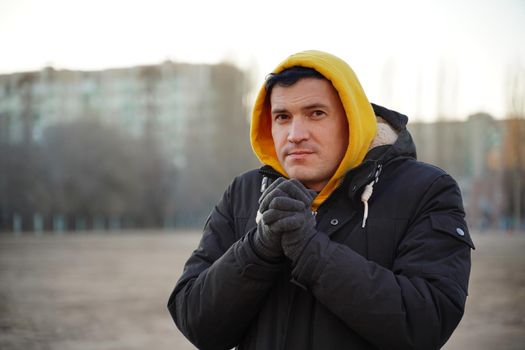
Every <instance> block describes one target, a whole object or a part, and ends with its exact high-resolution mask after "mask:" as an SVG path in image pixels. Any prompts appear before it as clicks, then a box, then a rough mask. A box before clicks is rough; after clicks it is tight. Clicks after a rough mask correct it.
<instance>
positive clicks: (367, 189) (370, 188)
mask: <svg viewBox="0 0 525 350" xmlns="http://www.w3.org/2000/svg"><path fill="white" fill-rule="evenodd" d="M375 182H376V181H375V180H373V181H372V182H370V183H369V184H368V185H366V186H365V189H364V191H363V194H362V195H361V202H363V204H364V205H365V210H364V212H363V225H362V226H361V227H362V228H365V226H366V219H367V218H368V200H369V199H370V197H371V196H372V192H374V183H375Z"/></svg>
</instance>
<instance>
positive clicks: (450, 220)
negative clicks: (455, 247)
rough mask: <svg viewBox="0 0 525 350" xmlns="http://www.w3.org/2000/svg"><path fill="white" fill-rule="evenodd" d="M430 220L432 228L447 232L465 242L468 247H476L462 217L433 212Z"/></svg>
mask: <svg viewBox="0 0 525 350" xmlns="http://www.w3.org/2000/svg"><path fill="white" fill-rule="evenodd" d="M430 222H431V224H432V229H433V230H435V231H437V232H441V233H444V234H447V235H449V236H451V237H453V238H454V239H457V240H459V241H461V242H463V243H465V244H466V245H468V246H469V247H470V248H472V249H476V248H475V247H474V243H473V242H472V239H471V237H470V233H469V231H468V227H467V225H466V223H465V221H464V220H463V219H460V218H456V217H454V216H453V215H445V214H434V215H431V216H430Z"/></svg>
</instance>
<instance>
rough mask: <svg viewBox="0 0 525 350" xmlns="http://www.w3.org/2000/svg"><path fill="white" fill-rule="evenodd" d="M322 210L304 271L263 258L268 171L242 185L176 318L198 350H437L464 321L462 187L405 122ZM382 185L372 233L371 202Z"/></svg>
mask: <svg viewBox="0 0 525 350" xmlns="http://www.w3.org/2000/svg"><path fill="white" fill-rule="evenodd" d="M374 109H375V112H376V115H380V116H382V117H383V118H384V119H386V120H387V121H388V122H389V123H390V124H391V125H392V126H393V127H394V128H396V129H397V130H398V131H400V134H399V138H398V140H397V141H396V143H395V144H394V145H389V146H380V147H377V148H374V149H372V150H371V151H370V152H369V153H368V155H367V157H366V159H365V161H364V162H363V163H362V164H361V166H359V167H357V168H355V169H353V170H351V171H350V172H349V173H348V174H347V175H346V176H345V179H344V181H343V182H342V184H341V185H340V186H339V187H338V188H337V189H336V190H335V191H334V192H333V193H332V195H331V196H330V197H329V198H328V199H327V200H326V201H325V202H324V203H323V204H322V205H321V206H320V207H319V209H318V212H317V216H316V220H317V230H318V234H317V235H315V236H314V238H313V239H312V240H311V241H310V242H309V243H308V245H307V246H306V248H305V249H304V251H303V252H302V254H301V256H300V258H299V259H298V262H297V264H296V266H291V263H290V262H289V261H288V260H286V261H283V262H282V263H280V264H275V263H268V262H266V261H264V260H261V259H260V258H259V257H258V256H257V255H255V253H254V251H253V249H252V246H251V243H250V237H251V235H253V233H254V232H255V229H256V224H255V216H256V212H257V209H258V198H259V196H260V194H261V192H260V188H261V182H262V180H263V178H264V177H269V178H270V179H274V178H276V177H277V176H279V174H277V173H275V172H274V171H273V170H272V169H271V168H268V167H263V168H262V169H260V170H254V171H251V172H248V173H246V174H243V175H241V176H239V177H237V178H236V179H235V180H234V181H233V183H232V184H231V185H230V186H229V187H228V189H227V190H226V192H225V193H224V195H223V197H222V199H221V200H220V202H219V203H218V204H217V206H216V207H215V208H214V210H213V211H212V213H211V215H210V216H209V218H208V220H207V223H206V226H205V229H204V234H203V236H202V239H201V242H200V244H199V247H198V249H197V250H195V251H194V252H193V254H192V255H191V257H190V258H189V260H188V261H187V263H186V266H185V269H184V272H183V275H182V277H181V278H180V280H179V281H178V283H177V285H176V287H175V290H174V291H173V293H172V295H171V297H170V299H169V302H168V308H169V311H170V313H171V315H172V317H173V319H174V320H175V323H176V324H177V326H178V328H179V329H180V330H181V331H182V333H183V334H184V335H185V336H186V337H187V338H188V339H189V340H190V341H191V342H192V343H193V344H195V345H196V346H197V347H198V348H199V349H230V348H233V347H237V348H238V349H323V350H326V349H425V350H428V349H438V348H440V347H441V346H442V345H443V344H444V343H445V342H446V340H447V339H448V338H449V337H450V335H451V333H452V331H453V330H454V329H455V327H456V326H457V325H458V323H459V321H460V319H461V317H462V315H463V311H464V306H465V300H466V297H467V287H468V279H469V273H470V249H471V248H474V246H473V243H472V241H471V239H470V236H469V232H468V229H467V225H466V223H465V221H464V211H463V206H462V199H461V194H460V191H459V188H458V186H457V184H456V182H455V181H454V180H453V179H452V178H451V177H450V176H449V175H447V174H446V173H445V172H443V171H442V170H441V169H438V168H436V167H434V166H431V165H428V164H424V163H421V162H418V161H416V160H415V146H414V144H413V142H412V139H411V137H410V134H409V133H408V131H407V130H406V128H405V125H406V122H407V119H406V117H405V116H403V115H401V114H398V113H396V112H393V111H389V110H387V109H384V108H382V107H378V106H374ZM376 175H378V176H377V183H376V184H375V185H374V191H373V194H372V197H371V198H370V200H369V208H370V209H369V210H370V212H369V216H368V220H367V221H366V226H365V228H362V222H363V203H361V201H360V197H361V193H362V191H363V188H364V186H365V185H366V184H368V183H370V182H371V181H372V180H373V179H374V178H375V177H376Z"/></svg>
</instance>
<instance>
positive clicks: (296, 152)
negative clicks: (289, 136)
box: [286, 149, 314, 159]
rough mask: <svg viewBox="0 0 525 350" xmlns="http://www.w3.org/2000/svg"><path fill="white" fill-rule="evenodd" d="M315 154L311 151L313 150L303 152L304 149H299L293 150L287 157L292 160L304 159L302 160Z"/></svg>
mask: <svg viewBox="0 0 525 350" xmlns="http://www.w3.org/2000/svg"><path fill="white" fill-rule="evenodd" d="M313 153H314V152H313V151H311V150H302V149H299V150H293V151H290V152H288V153H286V156H287V157H289V158H292V159H302V158H306V157H307V156H309V155H311V154H313Z"/></svg>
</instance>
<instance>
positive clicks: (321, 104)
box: [272, 103, 328, 114]
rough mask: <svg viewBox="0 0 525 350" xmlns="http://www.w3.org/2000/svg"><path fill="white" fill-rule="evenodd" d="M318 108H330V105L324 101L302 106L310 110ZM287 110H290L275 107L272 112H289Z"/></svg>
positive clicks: (305, 109) (303, 108)
mask: <svg viewBox="0 0 525 350" xmlns="http://www.w3.org/2000/svg"><path fill="white" fill-rule="evenodd" d="M316 108H321V109H328V106H327V105H325V104H323V103H312V104H310V105H307V106H304V107H302V108H301V110H303V111H308V110H311V109H316ZM287 112H288V110H287V109H286V108H275V109H272V114H279V113H287Z"/></svg>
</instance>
